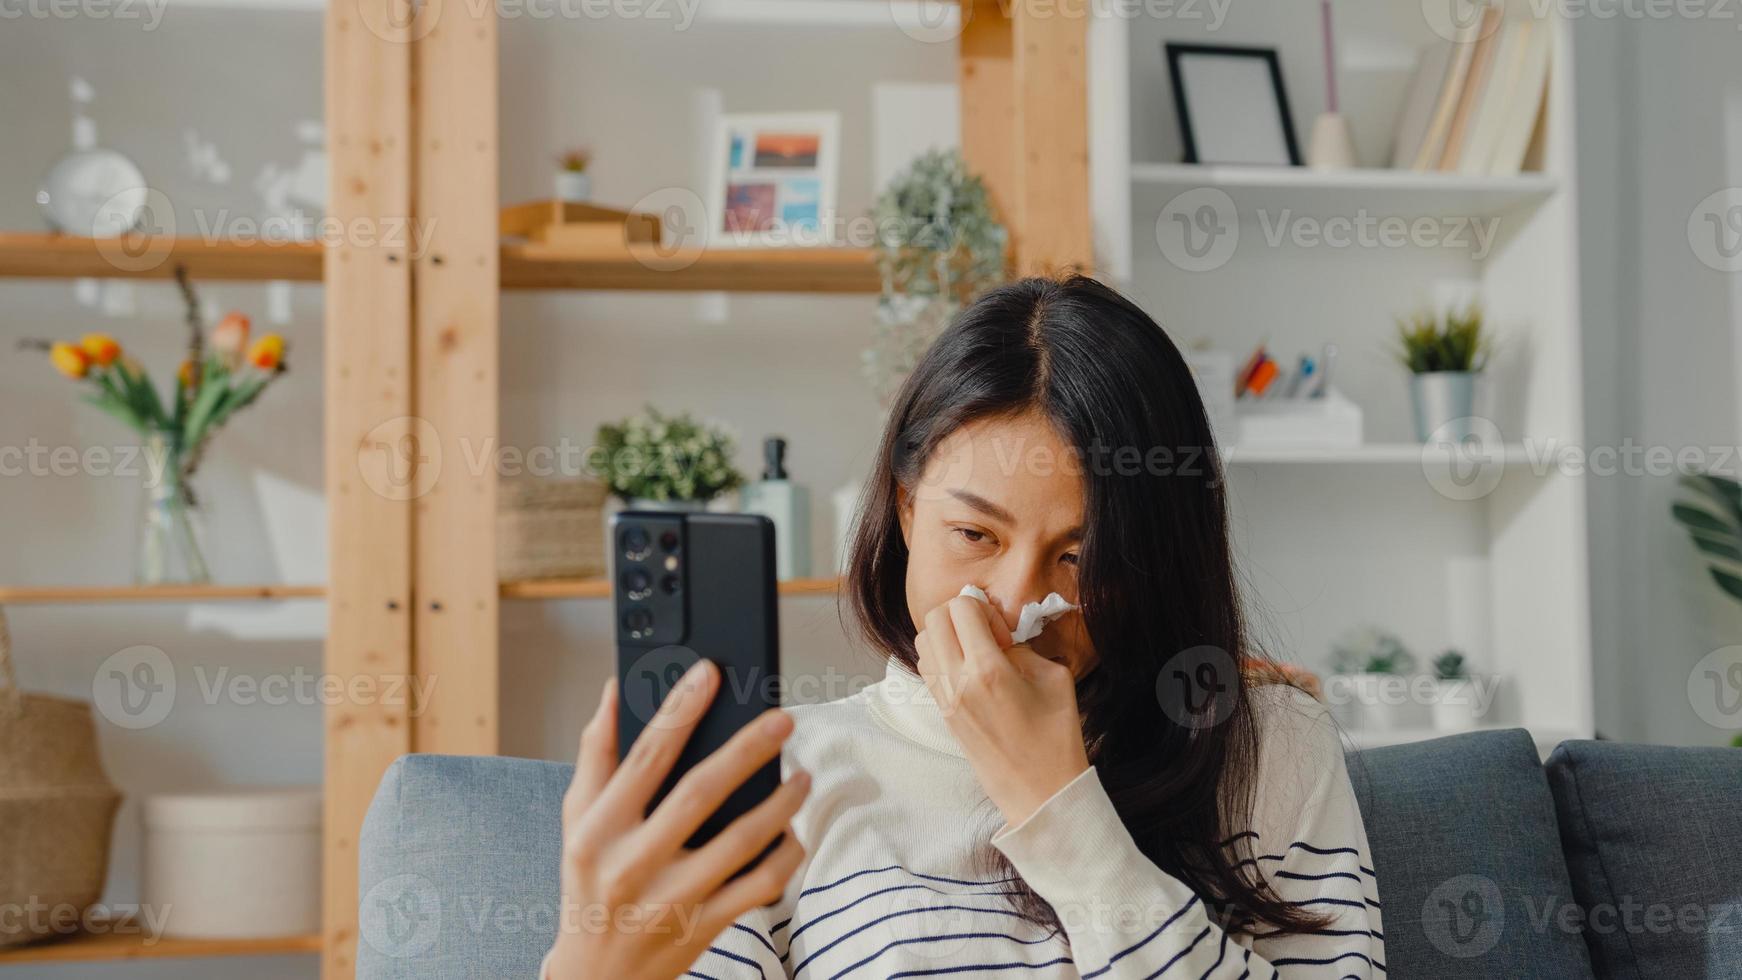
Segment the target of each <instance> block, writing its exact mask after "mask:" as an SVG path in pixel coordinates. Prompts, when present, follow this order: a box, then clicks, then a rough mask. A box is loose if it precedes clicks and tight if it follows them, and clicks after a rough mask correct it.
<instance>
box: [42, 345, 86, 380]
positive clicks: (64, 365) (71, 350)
mask: <svg viewBox="0 0 1742 980" xmlns="http://www.w3.org/2000/svg"><path fill="white" fill-rule="evenodd" d="M48 359H49V361H50V362H51V363H52V364H54V366H55V370H57V371H59V372H60V373H62V374H64V375H66V376H67V377H69V378H74V379H77V378H82V377H84V376H85V373H86V372H87V371H89V370H90V369H91V357H90V355H89V354H86V353H85V352H84V350H83V349H82V348H79V347H75V346H73V345H72V344H55V345H53V346H51V347H50V348H49V349H48Z"/></svg>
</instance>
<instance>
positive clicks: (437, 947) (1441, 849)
mask: <svg viewBox="0 0 1742 980" xmlns="http://www.w3.org/2000/svg"><path fill="white" fill-rule="evenodd" d="M1349 766H1350V774H1351V778H1352V779H1353V781H1354V783H1355V789H1356V793H1357V795H1358V796H1359V798H1360V801H1361V808H1362V813H1363V815H1364V818H1365V821H1366V825H1367V832H1368V837H1369V840H1370V843H1371V846H1372V852H1373V862H1374V865H1375V867H1376V870H1377V871H1378V876H1379V898H1380V901H1381V902H1382V903H1383V904H1384V908H1385V931H1386V936H1385V952H1386V960H1387V971H1386V976H1387V977H1389V978H1390V980H1415V978H1423V980H1460V978H1472V980H1475V978H1481V980H1493V978H1521V977H1531V978H1534V977H1543V978H1555V980H1561V978H1578V977H1599V978H1610V977H1618V978H1657V977H1663V978H1672V980H1697V978H1735V977H1742V750H1736V749H1719V748H1714V749H1686V748H1667V747H1658V746H1643V745H1623V744H1618V743H1612V742H1582V741H1581V742H1566V743H1564V744H1562V745H1561V746H1560V747H1559V748H1557V749H1556V750H1555V751H1554V754H1553V755H1552V756H1550V758H1549V760H1548V762H1547V763H1546V764H1542V763H1539V761H1538V756H1537V752H1536V748H1535V746H1534V745H1533V744H1532V742H1531V739H1530V737H1529V735H1528V734H1526V733H1525V732H1524V731H1522V730H1509V731H1499V732H1480V733H1472V734H1466V735H1454V736H1449V737H1446V738H1439V739H1435V740H1433V741H1428V742H1418V743H1414V744H1409V745H1397V746H1389V747H1386V748H1378V749H1371V750H1367V751H1363V752H1351V753H1350V754H1349ZM568 779H569V768H568V767H567V766H562V765H557V764H555V763H547V762H531V761H526V760H520V759H504V758H458V757H444V756H407V757H406V758H403V759H401V760H399V761H398V762H397V763H395V764H394V765H393V767H392V769H391V770H389V771H388V773H387V775H386V777H385V778H384V779H383V780H382V782H381V787H380V789H379V791H378V792H377V793H376V797H375V802H374V804H373V806H372V807H371V808H370V811H369V817H368V820H367V821H366V822H365V824H364V828H363V837H362V844H361V859H362V888H361V892H362V894H361V903H362V904H361V906H360V912H361V942H359V944H358V958H357V966H358V970H357V975H358V977H359V978H361V980H388V978H418V980H460V978H468V980H469V978H504V980H506V978H530V977H533V976H535V975H536V971H537V969H538V963H539V959H540V958H541V956H542V955H543V953H544V950H545V949H546V948H548V947H549V945H550V942H551V937H552V936H553V934H554V931H555V928H556V909H557V880H556V868H557V855H558V851H559V848H560V842H559V809H560V806H561V800H562V793H563V789H564V787H565V786H566V785H567V784H568ZM601 980H603V978H601Z"/></svg>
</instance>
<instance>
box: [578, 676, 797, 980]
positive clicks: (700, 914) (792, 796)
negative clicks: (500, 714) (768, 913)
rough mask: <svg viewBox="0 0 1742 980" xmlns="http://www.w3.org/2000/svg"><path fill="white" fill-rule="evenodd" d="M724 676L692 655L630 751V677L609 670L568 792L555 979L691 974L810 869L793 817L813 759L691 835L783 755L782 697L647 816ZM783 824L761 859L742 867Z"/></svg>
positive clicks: (786, 724)
mask: <svg viewBox="0 0 1742 980" xmlns="http://www.w3.org/2000/svg"><path fill="white" fill-rule="evenodd" d="M719 683H720V672H719V669H718V668H717V667H715V666H714V665H713V664H712V663H710V662H709V661H707V660H702V661H700V662H698V663H697V664H696V665H695V666H694V667H692V668H691V669H690V670H689V671H688V672H687V673H686V674H685V675H684V676H683V679H682V680H681V681H679V682H678V684H677V686H676V687H675V688H674V689H673V690H672V692H671V695H670V696H669V697H667V698H666V699H665V701H664V702H663V703H662V704H661V705H660V707H659V711H658V713H657V714H656V715H655V716H654V718H653V720H652V721H651V722H650V723H649V724H648V726H647V728H646V729H645V730H644V731H643V732H642V733H641V735H640V737H639V738H637V739H636V740H635V744H634V746H633V747H631V749H630V750H629V754H628V755H627V756H626V757H625V758H624V759H623V763H622V765H618V763H617V745H616V742H617V710H618V705H617V683H616V681H615V680H613V681H611V682H609V683H607V684H606V686H605V693H604V697H603V698H602V699H601V701H600V703H599V709H598V711H597V712H596V713H595V714H594V715H593V719H592V721H591V722H589V723H588V724H587V727H586V729H585V731H583V732H582V733H581V747H580V755H579V758H578V759H577V760H576V763H575V776H574V781H573V782H572V783H570V785H569V790H568V793H567V794H566V795H565V796H564V798H563V858H562V902H563V904H562V918H561V925H560V928H559V931H558V934H557V940H556V944H555V945H554V946H552V947H551V951H550V955H549V956H548V957H547V958H546V960H545V967H546V975H547V976H548V978H549V980H578V978H583V977H612V978H619V977H621V978H624V980H654V978H657V980H669V978H672V977H677V976H681V975H682V974H683V973H684V971H685V970H687V969H688V968H689V967H690V965H691V964H692V963H694V962H695V961H696V959H697V958H698V957H700V956H701V955H702V953H704V952H706V950H707V948H708V945H709V943H711V942H712V941H713V939H714V937H716V936H718V935H719V934H720V933H721V932H722V931H724V930H725V929H727V928H729V927H730V926H731V925H732V923H733V922H735V921H737V919H738V917H739V916H741V915H743V914H744V913H745V912H747V911H749V910H750V909H752V908H755V907H757V906H759V905H767V904H769V903H771V902H773V901H775V900H776V899H778V898H779V897H780V895H781V894H782V893H783V892H784V891H785V889H786V884H787V881H788V880H790V879H791V878H792V875H793V873H794V872H795V871H797V870H798V866H799V864H800V862H801V861H802V860H803V859H804V849H803V847H801V846H800V845H799V842H798V838H797V837H796V836H794V834H793V833H792V830H791V826H790V824H789V823H788V821H790V820H791V819H792V816H793V815H794V814H795V813H797V812H798V809H799V804H800V803H802V802H803V801H804V798H805V796H806V794H807V793H808V792H809V791H810V776H809V774H808V773H806V772H804V771H803V770H796V771H794V772H793V773H792V775H791V776H790V777H789V778H788V779H786V780H785V781H784V782H783V783H782V784H781V786H780V788H779V789H778V790H777V791H775V793H774V794H773V795H771V796H769V797H768V798H767V799H765V800H763V801H762V802H761V803H758V804H757V805H756V806H755V807H754V808H752V809H751V810H750V811H749V812H747V813H745V814H744V815H742V816H740V817H739V818H738V819H736V820H734V821H733V822H732V823H731V824H730V825H729V826H727V828H726V829H725V830H724V831H722V832H721V833H720V834H719V835H718V836H716V837H715V838H714V839H713V840H711V841H709V842H708V843H707V844H706V845H704V846H702V847H700V848H697V849H695V850H693V851H691V850H685V849H684V846H683V845H684V841H686V840H687V839H688V838H689V837H690V835H691V834H692V833H694V832H695V830H696V828H698V827H699V826H701V823H702V821H703V820H704V819H705V818H706V817H707V816H708V815H709V814H711V813H713V812H714V811H715V810H716V809H718V808H719V806H720V804H721V803H723V802H724V801H725V799H726V797H727V796H729V795H731V793H732V791H733V790H735V789H737V788H738V786H739V785H740V784H741V783H743V782H744V780H745V779H746V778H748V777H749V776H750V775H751V774H752V773H754V772H756V771H757V770H758V769H760V768H761V767H762V766H764V765H765V764H767V763H768V762H769V761H770V760H772V759H775V758H777V757H778V756H779V754H780V747H781V745H782V743H784V742H785V741H786V738H787V736H788V735H790V734H791V733H792V719H791V718H790V717H789V716H788V715H787V714H786V713H785V712H783V711H781V710H780V709H778V708H773V709H770V710H768V711H766V712H764V713H763V714H762V715H761V716H760V717H758V718H757V720H756V721H755V723H753V724H750V725H747V726H745V727H744V728H743V729H740V730H739V731H738V732H737V734H735V735H734V736H733V737H732V738H731V740H730V741H728V742H727V743H726V744H725V745H724V746H722V747H721V748H720V749H718V750H717V751H715V752H714V753H713V754H711V755H709V756H708V757H707V758H706V759H705V760H703V762H702V763H701V764H700V765H697V766H696V767H695V768H693V769H691V770H690V771H689V772H687V773H685V774H684V776H683V777H682V778H681V779H679V780H678V782H677V784H676V785H675V786H674V787H673V788H672V790H671V792H670V793H669V794H668V795H667V796H666V798H665V799H664V800H663V801H661V803H660V805H659V806H658V807H657V808H655V809H654V811H653V813H652V814H650V815H647V816H643V815H644V814H646V811H647V804H648V802H649V801H650V800H652V799H653V797H654V794H655V793H656V792H657V790H658V789H659V787H660V785H661V784H662V783H663V782H664V781H665V779H666V776H667V775H668V774H669V773H670V772H671V768H672V765H673V763H675V762H676V761H677V758H678V753H679V752H680V751H681V750H682V749H683V747H684V744H685V742H687V741H688V740H689V736H690V733H691V732H693V731H694V730H695V727H696V724H697V723H698V722H699V721H700V720H701V718H702V715H703V714H704V713H705V712H706V711H707V709H708V705H709V704H710V703H712V701H713V699H714V695H715V693H716V692H717V691H718V688H719ZM783 832H784V833H785V834H786V838H785V840H783V841H782V842H781V843H780V845H779V846H778V847H776V848H775V849H774V850H773V851H771V852H769V854H768V856H767V857H765V858H764V859H763V860H762V861H761V863H759V864H758V865H757V866H756V867H755V868H753V869H752V870H750V871H748V872H746V873H745V874H744V875H742V876H741V877H739V878H736V879H734V880H730V881H729V880H728V879H730V878H731V877H732V875H733V874H734V873H736V872H737V871H738V870H739V869H740V868H742V867H743V866H744V865H746V864H748V863H749V862H750V861H751V860H753V859H754V858H755V857H756V856H757V855H758V854H760V853H762V851H763V849H764V848H765V847H767V846H768V845H769V844H770V843H771V842H772V841H774V839H775V838H776V837H779V836H780V835H781V833H783Z"/></svg>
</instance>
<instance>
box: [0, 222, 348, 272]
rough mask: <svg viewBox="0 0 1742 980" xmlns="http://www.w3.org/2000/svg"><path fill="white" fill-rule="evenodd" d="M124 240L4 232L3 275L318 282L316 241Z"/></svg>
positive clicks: (1, 238) (0, 257) (0, 244)
mask: <svg viewBox="0 0 1742 980" xmlns="http://www.w3.org/2000/svg"><path fill="white" fill-rule="evenodd" d="M121 244H122V243H121V241H120V240H119V239H94V238H80V237H77V236H74V235H58V234H54V233H52V232H13V231H8V232H0V277H9V278H17V279H80V278H96V279H104V278H109V279H114V278H121V279H169V278H171V277H173V276H174V275H175V269H176V266H178V265H180V266H186V267H187V270H188V274H189V275H191V276H193V277H194V278H195V279H231V280H254V281H265V280H272V279H284V280H290V281H294V282H318V281H320V278H321V246H320V245H319V244H318V243H316V242H272V241H228V240H208V239H203V238H192V237H188V238H158V239H155V240H149V239H148V240H142V241H141V242H140V243H138V246H139V247H138V249H137V250H136V252H135V254H127V253H125V252H123V251H120V249H121Z"/></svg>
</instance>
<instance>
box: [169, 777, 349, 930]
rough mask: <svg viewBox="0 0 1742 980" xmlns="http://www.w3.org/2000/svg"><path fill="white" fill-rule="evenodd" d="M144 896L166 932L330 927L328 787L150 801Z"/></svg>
mask: <svg viewBox="0 0 1742 980" xmlns="http://www.w3.org/2000/svg"><path fill="white" fill-rule="evenodd" d="M143 818H144V823H145V847H144V852H145V856H144V874H143V877H142V881H141V901H142V902H143V903H144V904H145V905H146V906H147V907H148V908H154V909H168V910H169V914H168V915H167V916H165V918H164V932H165V935H169V936H175V937H178V938H185V939H261V938H269V937H276V936H301V935H308V934H310V933H316V932H319V931H320V928H321V901H320V899H321V873H320V869H321V794H320V793H319V791H316V790H302V789H275V790H227V791H223V792H215V793H187V794H176V795H164V796H152V797H148V798H146V800H145V804H144V808H143Z"/></svg>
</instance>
